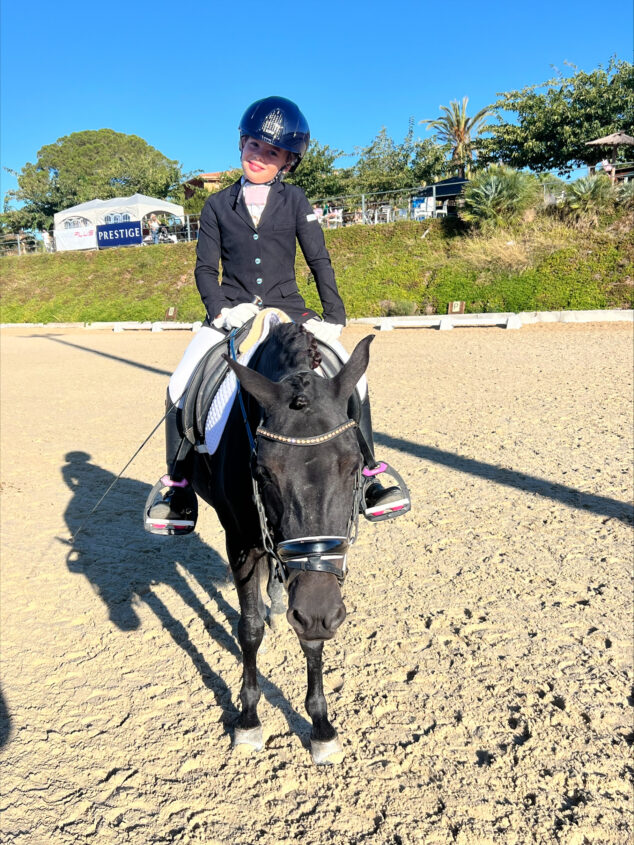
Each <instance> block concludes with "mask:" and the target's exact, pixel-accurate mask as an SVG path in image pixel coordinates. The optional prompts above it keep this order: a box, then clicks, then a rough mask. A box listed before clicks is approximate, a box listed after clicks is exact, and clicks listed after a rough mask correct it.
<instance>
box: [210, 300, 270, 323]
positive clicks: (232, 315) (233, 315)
mask: <svg viewBox="0 0 634 845" xmlns="http://www.w3.org/2000/svg"><path fill="white" fill-rule="evenodd" d="M259 310H260V309H259V308H258V306H257V305H254V304H253V302H241V303H240V305H234V306H233V308H221V309H220V314H219V315H218V316H217V317H216V319H215V320H214V321H213V324H214V326H215V327H216V328H217V329H223V328H224V329H239V328H240V326H242V325H244V324H245V323H246V322H247V320H250V319H251V317H255V315H256V314H257V313H258V311H259Z"/></svg>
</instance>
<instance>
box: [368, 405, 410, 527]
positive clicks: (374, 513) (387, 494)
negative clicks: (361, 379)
mask: <svg viewBox="0 0 634 845" xmlns="http://www.w3.org/2000/svg"><path fill="white" fill-rule="evenodd" d="M357 422H358V424H359V431H360V433H361V435H362V436H361V437H360V438H359V445H360V447H361V452H362V454H363V460H364V462H365V467H364V470H363V474H364V476H365V477H366V478H367V479H368V482H367V483H366V485H365V489H364V491H363V494H364V499H365V503H364V506H363V512H364V514H365V515H366V516H367V517H368V518H369V519H372V517H379V516H384V515H385V514H388V513H393V514H394V515H395V516H397V515H399V514H400V512H402V513H406V512H407V511H408V510H409V504H410V502H409V493H408V491H407V489H401V487H400V485H399V484H391V485H390V486H389V487H384V486H383V484H382V483H381V482H380V481H379V480H378V479H379V477H380V474H381V473H382V472H383V471H385V470H386V469H387V467H386V464H384V463H381V462H380V461H377V460H376V458H375V457H374V436H373V433H372V413H371V410H370V397H369V394H368V393H367V392H366V394H365V396H364V398H363V399H362V400H361V402H360V407H359V419H358V420H357ZM388 475H389V470H388Z"/></svg>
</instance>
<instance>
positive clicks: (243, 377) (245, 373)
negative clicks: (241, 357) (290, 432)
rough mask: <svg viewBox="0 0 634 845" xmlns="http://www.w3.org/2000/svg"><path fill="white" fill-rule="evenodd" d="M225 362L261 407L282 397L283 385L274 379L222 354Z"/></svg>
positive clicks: (267, 405) (266, 406)
mask: <svg viewBox="0 0 634 845" xmlns="http://www.w3.org/2000/svg"><path fill="white" fill-rule="evenodd" d="M222 357H223V358H224V359H225V361H226V362H227V364H229V366H230V367H231V369H232V370H233V371H234V373H235V374H236V376H237V377H238V381H239V382H240V384H241V385H242V387H244V389H245V390H246V391H247V393H250V394H251V396H253V398H254V399H255V400H256V401H257V402H259V404H260V405H262V407H263V408H269V407H270V406H271V405H274V404H275V403H276V402H279V401H280V400H281V399H282V394H283V387H282V385H281V384H278V382H276V381H271V380H270V379H268V378H267V377H266V376H263V375H262V374H261V373H256V371H255V370H251V369H249V367H245V366H243V365H242V364H238V362H237V361H234V360H233V358H230V357H229V356H228V355H223V356H222Z"/></svg>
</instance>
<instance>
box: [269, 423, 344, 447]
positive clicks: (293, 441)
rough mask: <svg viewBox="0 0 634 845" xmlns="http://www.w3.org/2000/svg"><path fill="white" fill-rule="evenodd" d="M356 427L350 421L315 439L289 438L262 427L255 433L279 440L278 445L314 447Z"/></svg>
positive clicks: (316, 436) (318, 435)
mask: <svg viewBox="0 0 634 845" xmlns="http://www.w3.org/2000/svg"><path fill="white" fill-rule="evenodd" d="M355 426H356V422H355V421H354V420H348V422H346V423H343V424H342V425H338V426H337V428H333V429H331V430H330V431H326V432H325V433H324V434H317V435H315V436H314V437H287V436H286V435H284V434H275V432H273V431H268V430H267V429H266V428H263V427H262V426H258V429H257V431H256V432H255V433H256V435H258V434H259V435H260V436H261V437H266V438H268V439H269V440H277V441H278V443H288V445H289V446H314V445H315V444H317V443H326V442H327V441H328V440H332V439H333V437H337V435H339V434H343V432H344V431H348V429H350V428H354V427H355Z"/></svg>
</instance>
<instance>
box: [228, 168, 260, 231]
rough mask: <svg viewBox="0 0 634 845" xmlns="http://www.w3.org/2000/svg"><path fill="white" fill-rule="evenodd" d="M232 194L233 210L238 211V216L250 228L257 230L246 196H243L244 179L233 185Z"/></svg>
mask: <svg viewBox="0 0 634 845" xmlns="http://www.w3.org/2000/svg"><path fill="white" fill-rule="evenodd" d="M230 196H231V207H232V208H233V210H234V211H235V212H236V214H237V215H238V217H240V218H242V220H243V221H244V222H245V223H246V224H247V226H248V227H249V228H250V229H253V230H254V231H255V226H254V225H253V220H252V219H251V215H250V214H249V210H248V209H247V207H246V204H245V202H244V197H243V196H242V180H239V181H238V182H236V183H235V184H233V185H232V186H231V191H230Z"/></svg>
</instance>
